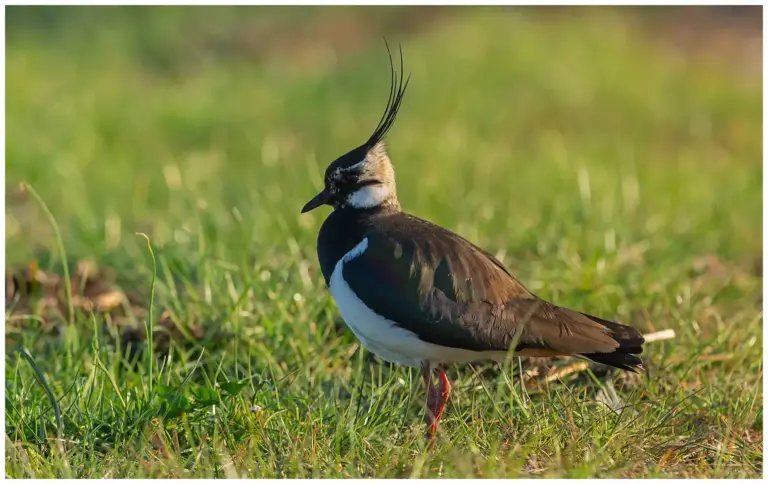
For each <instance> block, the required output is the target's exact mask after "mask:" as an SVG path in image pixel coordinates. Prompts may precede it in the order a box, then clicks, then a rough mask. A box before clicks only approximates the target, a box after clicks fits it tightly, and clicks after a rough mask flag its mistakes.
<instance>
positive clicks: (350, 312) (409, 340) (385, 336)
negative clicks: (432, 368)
mask: <svg viewBox="0 0 768 484" xmlns="http://www.w3.org/2000/svg"><path fill="white" fill-rule="evenodd" d="M367 248H368V239H367V238H365V239H363V240H362V241H361V242H360V243H359V244H357V245H356V246H355V247H354V248H353V249H352V250H350V251H349V252H348V253H347V254H345V255H344V257H342V258H341V259H340V260H339V262H337V263H336V266H335V267H334V268H333V273H332V274H331V278H330V281H329V288H330V291H331V295H332V296H333V299H334V300H335V301H336V305H337V306H338V308H339V312H340V313H341V317H342V318H343V319H344V322H345V323H347V326H349V328H350V329H351V330H352V332H353V333H355V336H357V339H359V340H360V343H362V345H363V346H365V347H366V348H368V350H370V351H371V352H372V353H374V354H375V355H376V356H378V357H379V358H382V359H384V360H386V361H390V362H393V363H398V364H400V365H405V366H420V365H421V364H422V362H429V363H432V364H436V363H459V362H465V361H478V360H488V359H492V360H496V361H503V360H504V358H505V357H506V353H505V352H502V351H482V352H480V351H470V350H464V349H460V348H450V347H447V346H439V345H436V344H432V343H428V342H426V341H422V340H420V339H419V337H418V336H416V334H415V333H413V332H411V331H408V330H407V329H403V328H401V327H399V326H398V325H397V324H395V323H394V322H393V321H390V320H389V319H386V318H384V317H382V316H379V315H378V314H376V313H375V312H373V311H371V310H370V309H369V308H368V306H366V305H365V304H364V303H363V302H362V301H361V300H360V298H358V297H357V295H356V294H355V292H354V291H353V290H352V288H350V287H349V285H348V284H347V282H346V281H345V280H344V277H343V276H342V269H343V267H344V264H345V263H347V262H349V261H351V260H352V259H354V258H356V257H359V256H360V255H361V254H362V253H363V252H365V250H366V249H367Z"/></svg>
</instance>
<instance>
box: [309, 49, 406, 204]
mask: <svg viewBox="0 0 768 484" xmlns="http://www.w3.org/2000/svg"><path fill="white" fill-rule="evenodd" d="M387 52H388V53H389V54H390V55H389V64H390V69H391V82H390V89H389V100H388V101H387V107H386V109H385V110H384V115H383V116H382V117H381V120H380V121H379V124H378V126H376V129H375V130H374V131H373V134H372V135H371V136H370V138H368V141H366V142H365V143H363V144H362V145H360V146H358V147H357V148H355V149H353V150H351V151H349V152H347V153H345V154H344V155H342V156H340V157H339V158H337V159H336V160H334V161H333V163H331V164H330V165H329V166H328V168H327V169H326V170H325V188H323V190H322V191H321V192H320V193H318V194H317V195H315V197H314V198H313V199H312V200H310V201H309V202H307V204H306V205H304V208H302V209H301V213H305V212H309V211H310V210H314V209H316V208H317V207H319V206H321V205H331V206H332V207H334V208H345V207H352V208H358V209H369V208H374V207H379V206H384V205H389V206H393V207H399V204H398V201H397V193H396V190H395V170H394V168H393V167H392V162H391V161H390V159H389V156H388V155H387V150H386V148H385V146H384V136H385V135H386V134H387V132H388V131H389V129H390V128H391V127H392V125H393V124H394V122H395V118H397V112H398V111H399V110H400V104H401V103H402V101H403V95H404V94H405V90H406V88H407V87H408V80H409V79H410V77H409V78H408V79H405V82H403V75H402V72H403V53H402V50H401V51H400V74H399V75H398V73H397V71H396V70H395V67H394V64H393V62H392V54H391V53H390V51H389V46H387Z"/></svg>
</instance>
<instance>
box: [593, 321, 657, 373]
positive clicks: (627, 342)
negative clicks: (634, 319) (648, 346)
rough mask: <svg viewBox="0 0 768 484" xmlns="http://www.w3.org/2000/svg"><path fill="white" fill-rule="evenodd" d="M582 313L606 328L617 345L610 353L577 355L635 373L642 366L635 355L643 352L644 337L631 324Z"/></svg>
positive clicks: (641, 362)
mask: <svg viewBox="0 0 768 484" xmlns="http://www.w3.org/2000/svg"><path fill="white" fill-rule="evenodd" d="M582 314H584V316H586V317H588V318H589V319H591V320H592V321H594V322H596V323H598V324H600V325H602V326H604V327H605V328H606V329H608V331H609V332H610V335H611V337H612V338H613V339H614V340H615V341H616V342H617V343H619V346H618V347H617V348H616V349H615V350H614V351H612V352H611V353H580V354H579V355H578V356H581V357H584V358H586V359H588V360H592V361H595V362H597V363H602V364H604V365H608V366H612V367H614V368H620V369H622V370H629V371H632V372H635V373H637V372H638V370H639V369H641V368H642V367H643V361H642V360H641V359H640V357H638V356H636V355H639V354H641V353H642V352H643V343H645V338H643V335H642V334H640V332H639V331H637V330H636V329H635V328H633V327H631V326H625V325H623V324H619V323H615V322H613V321H608V320H606V319H601V318H598V317H596V316H592V315H591V314H585V313H582Z"/></svg>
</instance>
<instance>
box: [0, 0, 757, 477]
mask: <svg viewBox="0 0 768 484" xmlns="http://www.w3.org/2000/svg"><path fill="white" fill-rule="evenodd" d="M755 16H757V17H755ZM760 16H761V13H760V11H759V9H757V10H755V9H752V10H746V11H742V10H733V9H724V10H722V11H719V12H716V11H713V10H711V9H709V10H707V9H703V10H702V9H698V10H692V11H685V10H682V9H667V10H665V11H661V10H658V9H655V10H643V11H641V9H631V10H630V9H625V10H617V9H602V8H592V9H575V8H571V9H566V10H553V9H546V10H542V9H539V10H535V9H519V8H518V9H515V8H504V9H502V8H495V9H466V8H462V9H448V8H442V9H426V8H419V9H404V8H395V9H379V8H369V9H348V8H338V7H336V8H311V9H308V8H302V9H298V8H282V9H266V8H258V9H252V8H238V9H230V8H208V9H186V8H154V9H146V8H135V9H130V10H125V9H119V8H108V9H107V8H101V9H93V8H91V9H87V8H68V9H66V10H61V9H55V8H53V9H52V8H41V7H35V8H26V7H25V8H19V7H11V8H9V10H8V11H7V20H8V22H9V23H8V27H7V28H8V34H7V39H8V48H7V51H6V73H7V77H6V92H7V96H6V121H7V123H6V143H7V145H6V185H5V189H6V224H5V228H6V239H5V240H6V263H7V268H8V276H7V277H6V286H7V289H6V339H5V344H6V354H5V382H6V383H5V394H6V400H5V425H6V427H5V430H6V438H5V445H6V456H5V463H6V475H7V476H10V477H60V476H61V477H68V476H71V477H235V476H243V477H246V476H247V477H408V476H414V477H524V476H532V475H535V476H546V477H590V476H597V477H611V476H613V477H649V476H661V477H666V476H678V477H758V476H759V475H761V473H762V455H763V447H762V428H763V424H762V405H763V394H762V386H761V382H762V376H763V367H762V309H761V308H762V225H761V223H762V217H761V204H760V203H761V195H762V186H761V181H762V165H761V159H762V130H761V126H762V118H761V112H762V111H761V98H762V84H761V82H762V81H761V68H760V62H761V61H760V54H761V49H760V38H761V25H760V21H759V17H760ZM755 18H757V19H758V20H757V22H755V21H754V19H755ZM691 22H694V23H695V22H699V23H698V24H691ZM382 35H386V36H387V37H388V39H389V41H390V43H392V44H396V43H401V44H402V46H403V52H404V55H405V64H406V69H407V70H408V71H409V72H410V73H411V74H412V78H411V83H410V86H409V90H408V94H407V96H406V99H405V103H404V105H403V108H402V109H401V112H400V118H399V121H398V122H397V124H396V125H395V127H394V128H393V130H392V132H391V133H390V136H389V148H390V154H391V157H392V159H393V161H394V164H395V168H396V171H397V181H398V190H399V195H400V199H401V202H402V205H403V206H404V207H405V208H406V209H407V210H408V211H410V212H412V213H415V214H417V215H419V216H422V217H425V218H428V219H430V220H432V221H434V222H437V223H439V224H442V225H444V226H446V227H448V228H450V229H452V230H455V231H457V232H458V233H460V234H462V235H463V236H465V237H467V238H468V239H470V240H471V241H473V242H475V243H476V244H478V245H480V246H482V247H484V248H485V249H487V250H489V251H490V252H491V253H493V254H495V255H497V256H498V257H499V258H500V259H501V260H502V261H504V263H505V264H506V265H507V266H508V267H509V268H510V269H511V270H512V271H513V272H514V273H515V274H517V275H518V276H519V278H520V279H521V280H522V281H523V282H524V283H525V284H526V285H527V286H528V287H529V288H530V289H531V290H533V291H534V292H535V293H537V294H538V295H540V296H542V297H545V298H547V299H550V300H553V301H554V302H556V303H558V304H561V305H565V306H571V307H574V308H578V309H580V310H583V311H587V312H590V313H593V314H597V315H600V316H603V317H608V318H615V319H617V320H620V321H623V322H624V323H626V324H631V325H633V326H634V327H636V328H638V329H639V330H640V331H642V332H643V333H651V332H654V331H660V330H664V329H672V330H674V331H675V335H676V336H675V338H673V339H669V340H664V341H659V342H653V343H649V344H648V345H647V350H646V352H645V354H644V358H645V361H646V365H647V367H648V374H647V375H627V374H621V373H618V372H606V371H605V368H603V367H599V366H597V365H595V366H592V367H590V368H589V369H586V370H585V369H583V368H582V367H580V366H574V362H573V361H571V360H565V359H563V360H558V361H538V360H537V361H524V362H523V364H522V366H517V361H516V360H512V361H511V362H510V363H509V364H508V365H506V366H503V367H496V366H486V365H465V366H459V367H456V368H452V369H451V371H450V376H451V377H452V379H453V381H454V385H453V387H454V392H453V395H452V400H451V402H450V404H449V406H448V409H447V411H446V415H445V420H444V423H443V425H442V428H441V434H440V439H439V442H438V445H437V446H436V447H435V449H434V450H433V451H432V452H427V451H425V441H424V431H425V425H424V423H423V402H424V398H425V397H424V391H423V388H422V387H421V379H420V378H419V375H418V374H417V373H416V371H409V370H407V369H402V368H396V367H390V366H389V365H387V364H382V363H380V362H378V361H377V360H376V359H375V358H373V357H371V356H370V355H369V354H368V353H367V352H366V351H365V350H363V349H362V348H360V347H359V346H358V344H357V342H356V340H355V338H354V336H353V335H352V334H351V332H350V331H349V330H347V329H346V328H345V327H344V325H343V323H341V321H340V320H339V316H338V312H337V310H336V308H335V306H334V304H333V301H332V300H331V298H330V296H329V294H328V291H327V289H326V288H325V285H324V283H323V279H322V276H321V274H320V269H319V266H318V263H317V258H316V254H315V237H316V234H317V231H318V229H319V227H320V224H321V223H322V220H323V218H324V217H325V216H326V214H327V212H328V210H327V209H320V210H317V211H315V212H312V213H310V214H305V215H301V214H300V213H299V211H300V210H301V207H302V206H303V204H304V202H306V201H307V200H308V199H309V198H310V197H311V196H312V195H313V194H314V193H316V192H317V191H318V190H319V188H320V187H321V184H322V174H323V170H324V169H325V166H326V165H327V164H328V163H329V162H331V161H332V160H333V159H334V158H335V157H336V156H339V155H341V154H343V153H344V152H345V151H346V150H348V149H350V148H352V147H353V146H354V145H356V144H359V143H361V142H362V141H364V140H365V139H366V138H367V136H368V135H369V134H370V131H371V130H372V129H373V127H374V126H375V124H376V122H377V121H378V119H379V116H380V114H381V112H382V110H383V108H384V103H385V99H386V92H387V89H388V82H389V73H388V63H387V58H386V52H385V50H384V45H383V42H382V41H381V36H382ZM755 39H757V42H755ZM147 334H150V335H151V337H149V338H147V337H146V336H147Z"/></svg>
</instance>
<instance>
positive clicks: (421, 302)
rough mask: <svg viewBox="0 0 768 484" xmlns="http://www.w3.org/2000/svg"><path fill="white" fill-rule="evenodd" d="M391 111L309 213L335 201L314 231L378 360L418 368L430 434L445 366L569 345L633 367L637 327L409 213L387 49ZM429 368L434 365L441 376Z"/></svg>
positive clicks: (323, 261)
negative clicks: (548, 291)
mask: <svg viewBox="0 0 768 484" xmlns="http://www.w3.org/2000/svg"><path fill="white" fill-rule="evenodd" d="M387 52H388V53H389V62H390V69H391V84H390V92H389V100H388V102H387V106H386V109H385V111H384V115H383V116H382V118H381V120H380V121H379V124H378V126H377V127H376V129H375V130H374V131H373V134H372V135H371V136H370V138H368V140H367V141H366V142H365V143H363V144H362V145H360V146H358V147H357V148H355V149H353V150H351V151H349V152H348V153H346V154H344V155H342V156H341V157H339V158H338V159H336V160H335V161H333V163H331V164H330V166H328V168H327V169H326V171H325V188H324V189H323V190H322V191H321V192H320V193H318V194H317V195H316V196H315V197H314V198H313V199H312V200H310V201H309V202H308V203H307V204H306V205H305V206H304V208H303V209H302V210H301V212H302V213H305V212H309V211H310V210H314V209H316V208H318V207H320V206H321V205H330V206H331V207H333V211H332V212H331V214H330V215H329V216H328V218H326V220H325V222H324V223H323V225H322V227H321V229H320V234H319V235H318V239H317V255H318V259H319V260H320V267H321V269H322V272H323V277H324V278H325V283H326V285H327V286H328V288H329V290H330V292H331V295H332V296H333V299H334V300H335V301H336V305H337V306H338V308H339V312H340V313H341V316H342V318H343V319H344V321H345V322H346V324H347V325H348V326H349V327H350V329H351V330H352V331H353V332H354V334H355V336H357V338H358V339H359V340H360V342H361V343H362V344H363V346H365V347H366V348H368V350H370V351H371V352H373V353H374V354H375V355H377V356H378V357H380V358H382V359H383V360H386V361H389V362H394V363H398V364H400V365H405V366H411V367H420V368H421V371H422V375H423V377H424V384H425V386H426V389H427V423H428V425H429V426H428V436H429V437H430V439H431V438H432V437H434V435H435V432H436V431H437V428H438V425H439V422H440V419H441V418H442V415H443V410H444V409H445V404H446V401H447V400H448V396H449V394H450V391H451V384H450V382H449V380H448V378H447V377H446V374H445V370H444V366H445V365H447V364H451V363H459V362H472V361H481V360H493V361H503V360H504V359H505V358H506V357H507V356H509V355H515V356H539V357H541V356H544V357H551V356H560V355H573V356H578V357H581V358H586V359H589V360H592V361H596V362H599V363H603V364H605V365H609V366H612V367H616V368H620V369H623V370H630V371H637V369H638V368H641V367H642V361H641V360H640V358H639V357H638V356H636V355H638V354H640V353H641V352H642V345H643V343H644V342H645V340H644V339H643V336H642V335H641V334H640V333H639V332H638V331H636V330H635V329H634V328H631V327H629V326H625V325H623V324H619V323H616V322H614V321H609V320H607V319H602V318H599V317H596V316H592V315H589V314H586V313H582V312H579V311H575V310H573V309H568V308H564V307H560V306H557V305H555V304H552V303H550V302H547V301H545V300H543V299H541V298H539V297H537V296H535V295H534V294H532V293H531V292H530V291H528V289H526V288H525V286H523V284H522V283H520V281H518V280H517V279H515V277H514V276H513V275H512V274H510V272H509V271H508V270H507V269H506V268H505V267H504V265H503V264H502V263H501V262H500V261H499V260H498V259H496V258H495V257H494V256H492V255H491V254H489V253H488V252H486V251H484V250H483V249H481V248H480V247H477V246H476V245H474V244H472V243H471V242H469V241H467V240H466V239H464V238H463V237H461V236H460V235H457V234H455V233H453V232H451V231H450V230H447V229H445V228H443V227H440V226H439V225H435V224H433V223H431V222H428V221H426V220H423V219H420V218H418V217H415V216H413V215H410V214H408V213H406V212H404V211H403V210H402V209H401V208H400V203H399V202H398V200H397V192H396V190H395V172H394V169H393V168H392V162H391V161H390V159H389V156H388V155H387V151H386V149H385V147H384V141H383V140H384V136H385V135H386V134H387V132H388V131H389V129H390V128H391V127H392V124H393V123H394V122H395V119H396V117H397V113H398V111H399V110H400V106H401V104H402V102H403V95H404V94H405V90H406V88H407V87H408V80H410V76H409V78H408V79H406V80H405V82H403V58H402V49H401V51H400V74H398V72H397V70H396V69H395V66H394V64H393V61H392V54H391V52H389V47H387ZM432 370H436V371H437V372H438V383H437V385H435V384H434V382H433V379H432Z"/></svg>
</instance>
